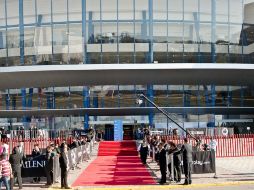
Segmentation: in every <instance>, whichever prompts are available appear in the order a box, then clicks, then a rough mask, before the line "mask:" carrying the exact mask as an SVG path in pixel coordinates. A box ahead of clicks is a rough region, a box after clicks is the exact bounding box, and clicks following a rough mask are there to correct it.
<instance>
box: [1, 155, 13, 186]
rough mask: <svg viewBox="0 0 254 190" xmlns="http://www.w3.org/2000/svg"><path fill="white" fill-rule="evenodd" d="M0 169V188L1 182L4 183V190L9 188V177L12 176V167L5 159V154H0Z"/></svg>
mask: <svg viewBox="0 0 254 190" xmlns="http://www.w3.org/2000/svg"><path fill="white" fill-rule="evenodd" d="M0 160H1V161H0V169H1V175H2V177H1V179H0V189H2V183H3V184H4V185H5V187H6V190H10V179H11V176H12V169H11V165H10V162H9V161H8V160H7V154H2V155H1V156H0Z"/></svg>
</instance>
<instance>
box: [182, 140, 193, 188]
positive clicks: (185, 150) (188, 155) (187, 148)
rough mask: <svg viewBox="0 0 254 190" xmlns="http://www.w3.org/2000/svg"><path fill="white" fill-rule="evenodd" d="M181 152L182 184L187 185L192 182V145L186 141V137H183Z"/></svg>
mask: <svg viewBox="0 0 254 190" xmlns="http://www.w3.org/2000/svg"><path fill="white" fill-rule="evenodd" d="M181 152H182V154H183V170H184V175H185V182H184V185H189V184H191V183H192V180H191V170H192V169H191V168H192V146H191V145H190V144H189V143H188V139H187V138H184V144H183V145H182V148H181Z"/></svg>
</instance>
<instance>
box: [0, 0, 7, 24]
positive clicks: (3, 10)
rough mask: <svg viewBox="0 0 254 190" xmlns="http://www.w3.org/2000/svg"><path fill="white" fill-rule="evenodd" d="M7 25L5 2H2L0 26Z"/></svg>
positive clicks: (0, 3) (0, 1) (0, 2)
mask: <svg viewBox="0 0 254 190" xmlns="http://www.w3.org/2000/svg"><path fill="white" fill-rule="evenodd" d="M5 25H6V23H5V0H0V26H5Z"/></svg>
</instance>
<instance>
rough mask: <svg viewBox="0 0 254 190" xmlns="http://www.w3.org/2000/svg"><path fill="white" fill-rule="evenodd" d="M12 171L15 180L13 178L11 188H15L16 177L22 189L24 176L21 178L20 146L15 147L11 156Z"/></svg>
mask: <svg viewBox="0 0 254 190" xmlns="http://www.w3.org/2000/svg"><path fill="white" fill-rule="evenodd" d="M9 161H10V164H11V167H12V172H13V178H14V179H13V180H11V189H13V186H14V181H15V178H17V180H18V185H19V189H22V178H21V164H22V155H21V154H20V153H19V149H18V147H14V149H13V150H12V154H11V155H10V158H9Z"/></svg>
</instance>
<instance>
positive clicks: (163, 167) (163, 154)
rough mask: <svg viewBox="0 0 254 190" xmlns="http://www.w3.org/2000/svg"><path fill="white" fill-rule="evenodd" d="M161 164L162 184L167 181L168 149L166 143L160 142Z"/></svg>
mask: <svg viewBox="0 0 254 190" xmlns="http://www.w3.org/2000/svg"><path fill="white" fill-rule="evenodd" d="M159 165H160V171H161V181H160V184H162V185H163V184H165V183H166V175H167V157H166V150H165V148H164V144H163V143H160V144H159Z"/></svg>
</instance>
